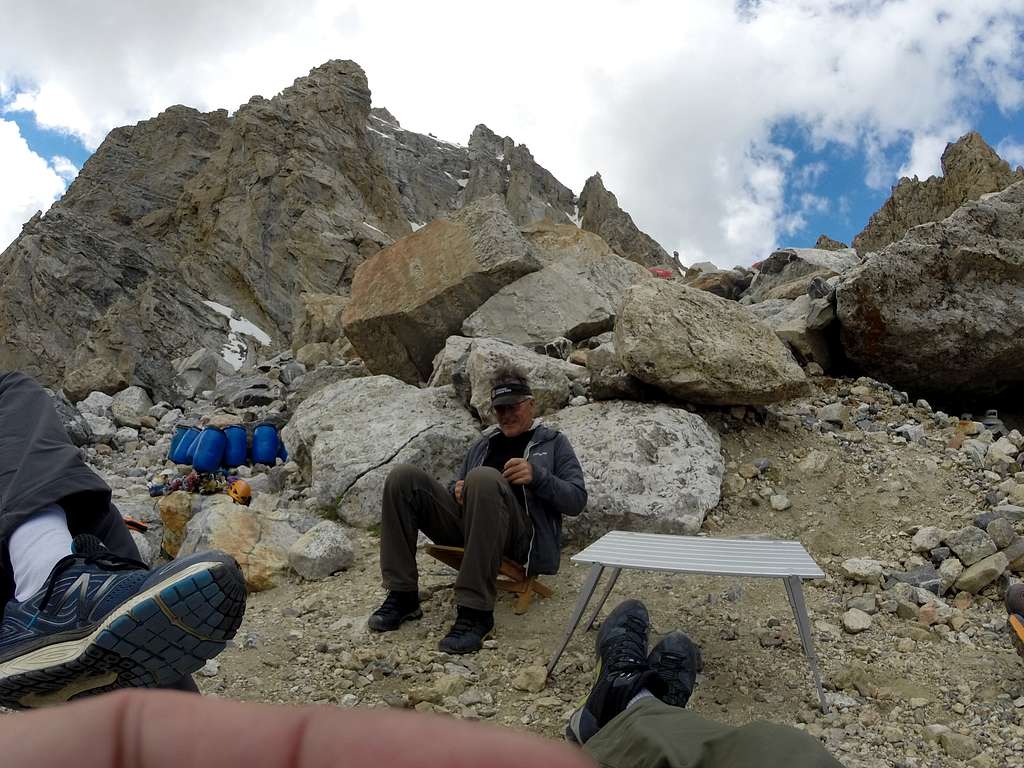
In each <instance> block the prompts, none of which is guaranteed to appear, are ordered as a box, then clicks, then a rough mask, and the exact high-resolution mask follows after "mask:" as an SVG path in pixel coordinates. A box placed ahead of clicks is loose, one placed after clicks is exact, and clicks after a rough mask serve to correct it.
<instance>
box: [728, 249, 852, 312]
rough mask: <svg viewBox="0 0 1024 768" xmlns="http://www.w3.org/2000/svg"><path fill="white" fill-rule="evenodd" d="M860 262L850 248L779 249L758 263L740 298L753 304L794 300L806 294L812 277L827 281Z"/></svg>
mask: <svg viewBox="0 0 1024 768" xmlns="http://www.w3.org/2000/svg"><path fill="white" fill-rule="evenodd" d="M859 263H860V259H859V258H858V257H857V252H856V251H855V250H853V249H852V248H847V249H845V250H842V251H833V250H823V249H818V248H783V249H782V250H779V251H775V253H773V254H772V255H771V256H769V257H768V258H767V259H765V260H764V261H763V262H762V263H761V268H760V270H759V271H758V273H757V275H756V276H755V277H754V280H753V282H752V283H751V284H750V288H748V289H747V291H746V293H744V294H743V295H744V297H750V299H752V300H754V301H764V300H765V299H795V298H796V297H797V296H801V295H803V294H805V293H807V287H808V286H809V285H810V284H811V281H812V280H814V278H816V277H821V278H825V279H828V278H830V277H834V276H835V275H840V274H842V273H843V272H845V271H847V270H849V269H852V268H853V267H855V266H857V265H858V264H859Z"/></svg>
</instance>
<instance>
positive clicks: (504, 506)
mask: <svg viewBox="0 0 1024 768" xmlns="http://www.w3.org/2000/svg"><path fill="white" fill-rule="evenodd" d="M462 501H463V503H462V504H461V505H459V504H458V503H457V502H456V501H455V499H454V498H452V495H451V494H450V493H449V492H448V489H447V488H445V487H444V486H443V485H441V484H440V483H439V482H437V481H436V480H434V478H432V477H430V475H428V474H427V473H426V472H424V471H423V470H421V469H418V468H417V467H414V466H411V465H409V464H399V465H397V466H396V467H395V468H394V469H393V470H391V474H389V475H388V479H387V482H385V484H384V504H383V509H382V519H381V531H380V570H381V576H382V577H383V580H384V586H385V587H386V588H387V589H389V590H397V591H402V592H411V591H413V590H415V589H416V588H417V586H418V571H417V569H416V538H417V533H418V532H419V531H423V533H424V534H426V535H427V536H429V537H430V540H431V541H433V542H434V543H435V544H440V545H442V546H449V547H464V548H465V550H466V554H465V556H464V558H463V560H462V567H461V568H460V569H459V575H458V577H457V578H456V579H455V602H456V603H457V604H459V605H462V606H465V607H467V608H475V609H477V610H484V611H490V610H493V608H494V601H495V599H496V597H497V588H496V587H495V580H496V579H497V577H498V567H499V566H500V565H501V558H502V556H504V557H507V558H509V559H510V560H514V561H515V562H517V563H525V562H526V558H527V556H528V554H529V548H530V538H531V537H532V535H533V524H532V523H531V522H530V519H529V518H528V517H527V515H526V512H525V511H524V510H523V509H522V507H520V506H519V502H518V500H517V499H516V495H515V492H514V491H513V490H512V486H511V485H509V483H508V481H507V480H506V479H505V478H504V477H502V476H501V473H500V472H498V470H496V469H492V468H491V467H477V468H476V469H473V470H471V471H470V473H469V474H468V475H466V484H465V486H464V488H463V494H462Z"/></svg>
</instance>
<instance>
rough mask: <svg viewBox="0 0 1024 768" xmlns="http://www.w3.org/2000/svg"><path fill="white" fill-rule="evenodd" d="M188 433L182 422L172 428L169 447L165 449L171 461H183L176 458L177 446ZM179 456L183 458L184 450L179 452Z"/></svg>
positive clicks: (176, 462)
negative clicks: (172, 434) (172, 435)
mask: <svg viewBox="0 0 1024 768" xmlns="http://www.w3.org/2000/svg"><path fill="white" fill-rule="evenodd" d="M187 434H188V427H187V426H185V425H184V424H179V425H178V426H177V427H175V429H174V437H172V438H171V447H170V449H168V451H167V458H168V459H170V460H171V461H173V462H174V463H175V464H182V463H184V462H183V461H179V460H178V458H177V457H178V446H180V445H181V441H182V440H184V439H185V436H186V435H187ZM181 458H182V459H184V458H185V452H184V451H182V452H181Z"/></svg>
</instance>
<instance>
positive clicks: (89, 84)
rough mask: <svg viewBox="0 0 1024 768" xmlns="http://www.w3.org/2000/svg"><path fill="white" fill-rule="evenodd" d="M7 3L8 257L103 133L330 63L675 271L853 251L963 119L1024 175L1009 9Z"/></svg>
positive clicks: (1004, 1)
mask: <svg viewBox="0 0 1024 768" xmlns="http://www.w3.org/2000/svg"><path fill="white" fill-rule="evenodd" d="M0 2H2V3H4V4H5V6H4V10H3V15H4V20H5V25H6V26H7V27H8V29H9V30H10V34H8V35H7V36H6V38H5V44H4V46H2V47H0V168H3V169H4V173H3V175H0V241H3V242H2V243H0V247H3V245H4V244H5V243H6V242H9V241H10V240H11V239H12V238H13V237H14V236H16V235H17V232H18V230H19V229H20V226H21V224H22V223H23V222H24V221H25V220H26V219H27V218H28V217H29V216H31V214H32V213H33V212H34V211H35V210H37V209H38V208H45V207H46V206H47V205H49V204H50V202H51V201H52V200H53V199H54V198H55V197H57V196H58V195H59V194H60V192H61V190H62V189H63V186H64V184H65V180H64V179H65V177H66V176H67V175H68V173H69V166H71V165H73V166H75V167H81V164H82V163H83V162H84V161H85V159H86V157H87V156H88V154H89V152H90V151H92V150H94V149H95V147H96V146H98V145H99V143H100V142H101V141H102V139H103V137H104V136H105V135H106V134H107V132H108V131H109V130H110V129H111V128H113V127H115V126H118V125H126V124H133V123H135V122H138V121H139V120H142V119H146V118H148V117H151V116H153V115H155V114H157V113H158V112H159V111H160V110H162V109H164V108H166V107H167V106H170V105H172V104H187V105H189V106H193V107H196V108H198V109H201V110H212V109H219V108H226V109H228V110H229V111H233V110H234V109H235V108H237V106H238V105H239V104H242V103H244V102H246V101H247V100H248V99H249V97H250V96H252V95H254V94H259V95H263V96H266V97H270V96H273V95H274V94H275V93H277V92H279V91H280V90H281V89H282V88H284V87H286V86H287V85H290V84H291V82H292V81H293V80H294V79H295V78H296V77H300V76H302V75H304V74H306V73H307V72H308V71H309V70H310V69H311V68H313V67H315V66H318V65H319V64H321V63H323V62H324V61H327V60H328V59H331V58H349V59H353V60H355V61H357V62H358V63H359V64H361V65H362V66H363V68H364V69H365V70H366V73H367V76H368V79H369V83H370V88H371V90H372V92H373V102H374V104H375V105H376V106H386V107H387V108H389V109H390V110H391V112H392V113H393V114H395V115H396V116H397V117H398V119H399V120H401V122H402V124H403V125H404V126H406V127H407V128H410V129H412V130H416V131H420V132H423V133H426V132H431V133H434V134H435V135H437V136H440V137H442V138H445V139H447V140H450V141H456V142H459V143H465V142H466V140H467V139H468V137H469V135H470V133H471V132H472V130H473V127H474V126H475V125H476V124H477V123H481V122H482V123H486V124H487V125H488V126H489V127H490V128H491V129H492V130H494V131H496V132H497V133H499V134H502V135H507V136H511V137H512V138H513V139H515V140H516V141H517V142H520V143H525V144H527V145H528V146H529V147H530V149H531V151H532V152H533V155H534V156H535V157H536V159H537V160H538V162H540V163H541V164H542V165H544V166H545V167H546V168H548V169H549V170H550V171H551V172H552V173H554V174H555V176H557V177H558V178H559V179H560V180H561V181H563V182H564V183H565V184H567V185H569V186H570V187H572V188H573V189H574V190H576V191H577V192H578V191H579V190H580V189H582V187H583V183H584V181H585V180H586V178H587V177H588V176H589V175H590V174H591V173H593V172H594V171H600V172H601V174H602V177H603V179H604V181H605V184H606V186H607V187H608V188H609V189H610V190H612V191H613V192H614V193H615V194H616V196H617V197H618V198H619V201H620V203H621V204H622V206H623V207H624V208H625V209H626V210H628V211H629V212H630V213H631V214H632V216H633V218H634V219H635V220H636V222H637V224H638V225H639V226H640V227H641V228H642V229H644V230H645V231H647V232H648V233H649V234H651V235H652V236H653V237H654V238H655V239H656V240H658V241H659V242H660V243H661V244H662V245H663V246H664V247H665V248H666V249H668V250H669V251H672V250H678V251H679V252H680V254H681V255H682V258H683V260H684V261H685V262H687V263H692V262H694V261H702V260H710V261H713V262H714V263H716V264H718V265H719V266H731V265H733V264H750V263H752V262H754V261H757V260H759V259H761V258H764V257H765V256H766V255H767V254H768V253H769V252H770V251H771V249H772V248H773V247H775V246H781V245H796V246H807V245H811V244H813V242H814V240H815V239H816V238H817V236H818V234H820V233H826V234H828V235H830V236H831V237H834V238H836V239H840V240H843V241H846V242H849V241H850V239H851V238H852V237H853V235H855V234H856V233H857V232H859V231H860V230H861V229H862V228H863V226H864V225H865V223H866V222H867V220H868V217H869V216H870V214H871V213H872V212H873V211H874V210H876V209H877V208H878V207H879V206H880V205H881V204H882V203H883V202H884V200H885V198H886V196H887V195H888V191H889V187H890V185H892V184H895V182H896V181H897V180H898V178H899V175H900V173H901V172H905V173H907V174H911V175H912V174H914V173H916V174H918V175H919V176H921V177H926V176H927V175H928V174H929V173H935V172H937V171H938V160H939V156H940V154H941V152H942V148H943V147H944V145H945V143H946V142H947V141H953V140H955V139H956V138H957V137H959V136H960V135H961V134H963V133H964V132H966V131H967V130H969V129H971V128H975V129H978V130H980V132H981V133H982V135H983V136H984V137H985V138H986V140H987V141H988V142H989V143H990V144H991V145H992V146H993V147H995V148H997V149H998V150H1000V151H1001V153H1002V154H1003V155H1004V157H1006V159H1008V160H1011V161H1014V162H1015V163H1024V111H1022V110H1024V7H1022V4H1021V0H756V2H755V1H752V0H743V1H742V2H739V3H737V4H735V5H730V4H728V3H726V2H722V0H688V2H686V3H678V4H660V3H636V2H631V0H589V1H588V2H584V1H583V0H566V2H564V3H558V4H551V3H544V2H541V1H540V0H524V4H523V8H522V10H523V12H522V13H516V14H511V15H510V14H508V13H507V8H506V6H505V4H503V3H498V2H488V1H487V0H451V2H450V4H449V6H447V8H446V10H447V12H446V13H445V14H438V13H437V10H436V8H435V7H434V6H432V5H430V4H424V3H421V2H414V1H413V0H393V2H389V3H379V4H373V5H369V4H360V3H356V2H347V1H346V0H310V2H308V3H306V4H304V5H303V6H302V8H301V9H296V8H294V7H292V6H290V5H287V4H281V3H277V2H274V1H273V0H223V2H219V3H216V4H210V3H206V2H202V1H201V0H180V2H179V3H177V4H176V5H175V6H174V7H173V8H172V7H171V6H167V5H166V4H163V3H157V2H131V1H129V0H108V1H107V2H105V3H103V4H100V5H96V6H94V5H89V6H86V5H83V4H81V3H77V2H74V0H51V1H50V2H48V3H46V4H38V3H15V2H13V1H11V2H9V0H0ZM538 14H542V16H543V19H544V23H543V24H539V23H537V18H538V16H537V15H538ZM54 19H57V20H58V21H57V22H56V23H55V22H54ZM495 30H500V31H501V32H500V35H498V37H496V36H495V35H496V34H497V33H496V32H495ZM499 39H500V40H503V41H505V42H506V43H509V44H512V45H515V46H519V47H517V48H515V50H521V52H522V55H507V52H503V53H501V54H500V55H496V53H495V43H496V41H497V40H499ZM382 40H384V41H386V42H387V44H383V45H382V44H381V41H382ZM439 41H445V42H444V44H440V43H439ZM525 41H528V42H529V44H528V45H527V44H526V42H525ZM503 44H504V43H503ZM520 44H521V45H520ZM502 50H503V51H504V49H502ZM55 157H60V158H67V160H69V161H70V163H65V162H63V161H60V162H55V161H54V158H55Z"/></svg>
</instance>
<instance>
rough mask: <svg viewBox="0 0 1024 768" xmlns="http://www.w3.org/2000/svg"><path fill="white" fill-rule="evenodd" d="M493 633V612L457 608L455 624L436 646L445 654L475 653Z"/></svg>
mask: <svg viewBox="0 0 1024 768" xmlns="http://www.w3.org/2000/svg"><path fill="white" fill-rule="evenodd" d="M493 631H494V612H493V611H478V610H476V609H474V608H467V607H465V606H463V605H460V606H458V614H457V615H456V617H455V623H454V624H452V628H451V629H449V630H448V634H447V635H445V636H444V637H443V638H441V642H440V643H438V644H437V647H438V648H440V649H441V650H442V651H444V652H445V653H476V652H477V651H479V650H480V649H481V648H483V647H484V640H486V639H487V638H488V637H490V636H491V633H492V632H493Z"/></svg>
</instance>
